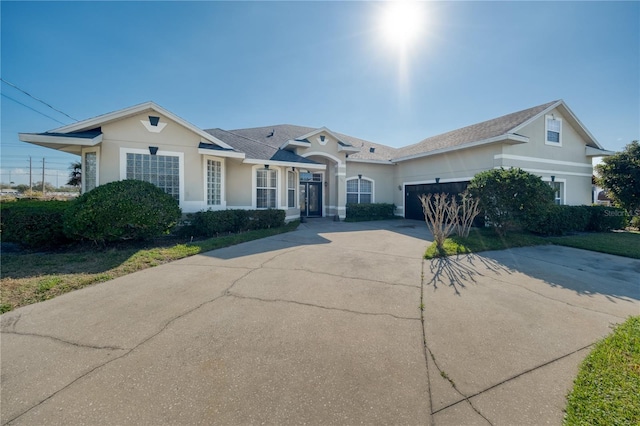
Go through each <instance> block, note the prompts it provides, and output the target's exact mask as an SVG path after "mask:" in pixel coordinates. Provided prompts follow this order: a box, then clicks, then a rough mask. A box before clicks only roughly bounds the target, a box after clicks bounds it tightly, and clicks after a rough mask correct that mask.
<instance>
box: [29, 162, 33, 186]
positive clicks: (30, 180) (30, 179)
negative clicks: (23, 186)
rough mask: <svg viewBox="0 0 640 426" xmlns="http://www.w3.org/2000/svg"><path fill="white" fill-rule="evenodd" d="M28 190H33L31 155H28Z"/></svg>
mask: <svg viewBox="0 0 640 426" xmlns="http://www.w3.org/2000/svg"><path fill="white" fill-rule="evenodd" d="M29 192H33V168H32V167H31V156H29Z"/></svg>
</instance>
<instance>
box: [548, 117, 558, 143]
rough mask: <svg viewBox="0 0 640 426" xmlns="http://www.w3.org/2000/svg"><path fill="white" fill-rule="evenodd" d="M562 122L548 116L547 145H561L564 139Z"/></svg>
mask: <svg viewBox="0 0 640 426" xmlns="http://www.w3.org/2000/svg"><path fill="white" fill-rule="evenodd" d="M561 133H562V120H561V119H559V118H555V116H554V115H553V114H552V115H547V117H546V135H547V136H546V143H547V144H551V145H561V144H562V139H561V137H560V135H561Z"/></svg>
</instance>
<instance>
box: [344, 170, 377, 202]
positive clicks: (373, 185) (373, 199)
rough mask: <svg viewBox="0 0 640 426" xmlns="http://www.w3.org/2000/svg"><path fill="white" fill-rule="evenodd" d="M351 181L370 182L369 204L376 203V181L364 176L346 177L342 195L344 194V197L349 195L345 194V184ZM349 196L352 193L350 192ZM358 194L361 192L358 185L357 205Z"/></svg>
mask: <svg viewBox="0 0 640 426" xmlns="http://www.w3.org/2000/svg"><path fill="white" fill-rule="evenodd" d="M353 179H355V180H358V179H361V180H368V181H369V182H371V204H373V203H375V202H376V181H375V180H373V179H372V178H370V177H367V176H364V175H363V176H362V177H361V178H360V177H359V176H357V175H356V176H351V177H348V178H346V179H345V180H344V193H345V196H346V195H348V194H350V192H347V182H349V181H350V180H353ZM351 194H353V192H351ZM360 194H361V192H360V184H358V204H360Z"/></svg>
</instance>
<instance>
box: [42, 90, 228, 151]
mask: <svg viewBox="0 0 640 426" xmlns="http://www.w3.org/2000/svg"><path fill="white" fill-rule="evenodd" d="M148 110H153V111H156V112H158V113H160V114H162V115H164V116H165V117H167V118H169V119H171V120H173V121H175V122H176V123H178V124H180V125H182V126H184V127H186V128H187V129H189V130H191V131H192V132H194V133H196V134H198V135H199V136H200V137H201V138H203V139H205V140H207V141H209V142H212V143H215V144H216V145H219V146H220V147H222V148H227V149H232V148H231V147H230V146H229V145H227V144H226V143H224V142H222V141H221V140H220V139H218V138H216V137H215V136H213V135H211V134H209V133H207V132H205V131H204V130H202V129H200V128H198V127H197V126H195V125H193V124H191V123H189V122H188V121H187V120H185V119H183V118H181V117H178V116H177V115H175V114H174V113H172V112H171V111H169V110H166V109H164V108H163V107H161V106H160V105H158V104H156V103H155V102H151V101H149V102H145V103H142V104H138V105H134V106H131V107H128V108H123V109H121V110H118V111H113V112H109V113H107V114H102V115H99V116H97V117H93V118H89V119H87V120H82V121H79V122H77V123H73V124H68V125H66V126H62V127H59V128H57V129H54V130H52V131H51V132H55V133H71V132H78V131H83V130H89V129H94V128H96V127H100V126H101V125H102V124H105V123H109V122H111V121H115V120H118V119H121V118H127V117H131V116H133V115H136V114H139V113H141V112H144V111H148Z"/></svg>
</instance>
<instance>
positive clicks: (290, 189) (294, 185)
mask: <svg viewBox="0 0 640 426" xmlns="http://www.w3.org/2000/svg"><path fill="white" fill-rule="evenodd" d="M291 176H292V177H293V182H289V177H291ZM299 185H300V182H299V179H297V173H296V172H295V171H293V170H287V208H288V209H295V208H300V206H299V200H298V197H297V192H298V186H299ZM292 193H293V200H292V199H291V197H292V195H291V194H292ZM291 201H293V205H291Z"/></svg>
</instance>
